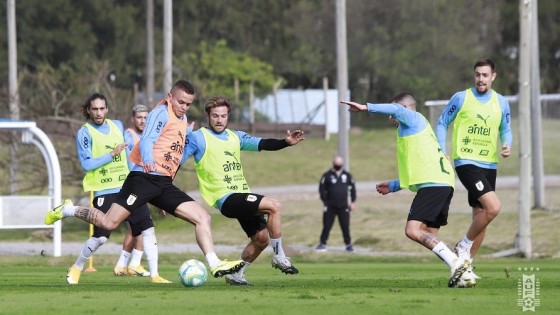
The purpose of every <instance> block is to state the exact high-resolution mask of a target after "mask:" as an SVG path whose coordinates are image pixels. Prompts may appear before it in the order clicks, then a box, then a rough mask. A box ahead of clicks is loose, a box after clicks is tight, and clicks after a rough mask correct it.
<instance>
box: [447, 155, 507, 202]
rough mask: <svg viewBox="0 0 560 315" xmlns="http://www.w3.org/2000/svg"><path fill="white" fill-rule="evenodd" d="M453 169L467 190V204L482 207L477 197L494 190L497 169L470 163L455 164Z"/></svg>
mask: <svg viewBox="0 0 560 315" xmlns="http://www.w3.org/2000/svg"><path fill="white" fill-rule="evenodd" d="M455 171H456V172H457V177H459V180H460V181H461V183H462V184H463V186H465V189H467V191H468V192H469V205H470V206H471V207H477V208H482V204H480V201H478V198H480V197H481V196H482V195H484V194H486V193H487V192H490V191H495V190H496V173H497V171H496V170H495V169H488V168H482V167H478V166H476V165H472V164H466V165H461V166H457V167H456V168H455Z"/></svg>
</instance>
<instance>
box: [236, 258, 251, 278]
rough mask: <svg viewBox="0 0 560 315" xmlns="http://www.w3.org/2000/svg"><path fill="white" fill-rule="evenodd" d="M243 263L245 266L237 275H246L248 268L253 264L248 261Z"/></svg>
mask: <svg viewBox="0 0 560 315" xmlns="http://www.w3.org/2000/svg"><path fill="white" fill-rule="evenodd" d="M243 262H244V263H245V264H243V267H241V269H239V271H238V272H237V273H238V274H240V275H242V274H244V273H245V270H246V269H247V268H249V265H250V264H251V263H250V262H248V261H243Z"/></svg>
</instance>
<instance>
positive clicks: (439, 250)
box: [432, 241, 458, 268]
mask: <svg viewBox="0 0 560 315" xmlns="http://www.w3.org/2000/svg"><path fill="white" fill-rule="evenodd" d="M432 252H434V253H435V254H436V255H438V257H439V258H441V260H443V261H445V263H446V264H447V265H448V266H449V268H453V262H454V261H455V260H456V259H457V258H458V257H457V255H455V253H454V252H452V251H451V249H449V247H447V245H445V244H444V243H443V242H441V241H440V242H439V243H437V245H436V246H434V248H433V249H432Z"/></svg>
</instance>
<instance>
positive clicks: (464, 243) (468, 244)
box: [458, 235, 473, 252]
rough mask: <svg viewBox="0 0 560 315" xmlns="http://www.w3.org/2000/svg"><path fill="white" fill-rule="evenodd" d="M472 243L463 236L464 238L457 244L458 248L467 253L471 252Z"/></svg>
mask: <svg viewBox="0 0 560 315" xmlns="http://www.w3.org/2000/svg"><path fill="white" fill-rule="evenodd" d="M472 244H473V241H471V240H469V239H468V238H467V236H466V235H465V237H463V239H462V240H461V241H460V242H459V244H458V245H459V246H460V247H461V248H463V249H465V250H467V251H468V252H470V251H471V247H472Z"/></svg>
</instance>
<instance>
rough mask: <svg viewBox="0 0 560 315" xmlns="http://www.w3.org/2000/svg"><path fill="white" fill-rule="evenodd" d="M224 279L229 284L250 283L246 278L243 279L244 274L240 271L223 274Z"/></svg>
mask: <svg viewBox="0 0 560 315" xmlns="http://www.w3.org/2000/svg"><path fill="white" fill-rule="evenodd" d="M225 279H226V283H228V284H231V285H249V286H251V285H252V284H250V283H249V281H247V279H245V275H244V274H243V273H241V272H236V273H232V274H229V275H225Z"/></svg>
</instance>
